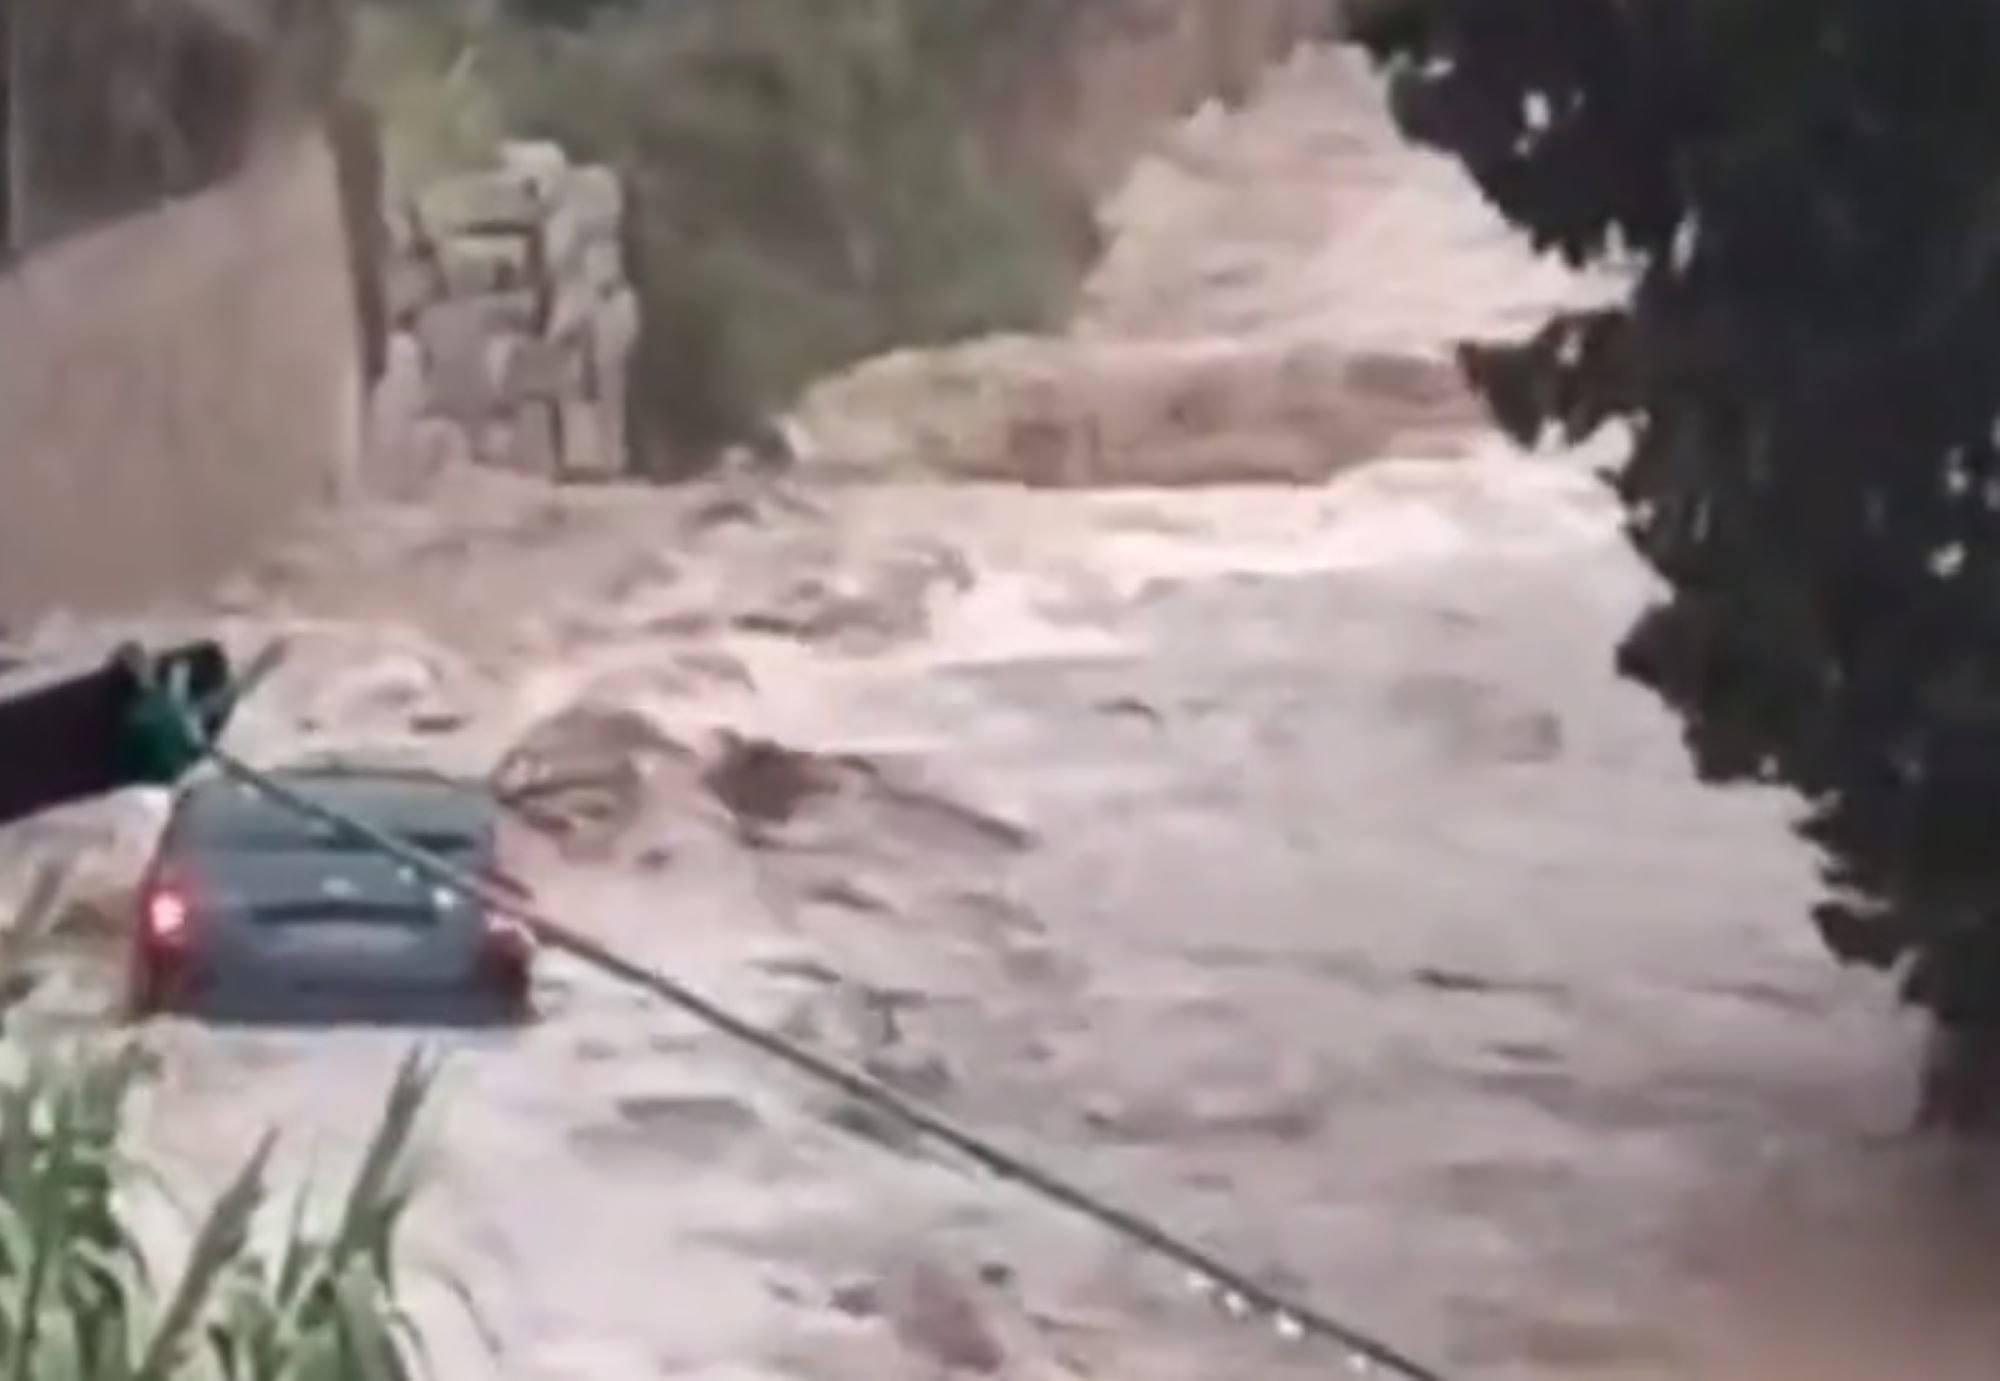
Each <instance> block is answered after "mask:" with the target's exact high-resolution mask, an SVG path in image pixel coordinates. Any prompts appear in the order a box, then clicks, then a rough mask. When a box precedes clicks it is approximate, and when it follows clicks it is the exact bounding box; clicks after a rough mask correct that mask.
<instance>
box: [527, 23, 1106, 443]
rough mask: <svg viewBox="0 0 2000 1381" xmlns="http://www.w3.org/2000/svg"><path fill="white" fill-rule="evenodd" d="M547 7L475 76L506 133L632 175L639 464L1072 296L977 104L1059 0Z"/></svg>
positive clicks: (1049, 221)
mask: <svg viewBox="0 0 2000 1381" xmlns="http://www.w3.org/2000/svg"><path fill="white" fill-rule="evenodd" d="M520 2H521V0H516V3H520ZM537 12H538V13H541V14H544V15H553V14H556V13H558V12H561V13H564V14H567V15H569V16H571V20H572V22H571V23H570V24H563V25H557V26H555V27H554V28H552V29H548V30H545V31H542V32H538V33H532V34H529V35H527V36H526V37H525V38H524V39H522V40H521V41H519V42H516V43H513V44H503V43H498V42H495V43H493V44H491V45H490V47H489V52H488V58H489V68H488V70H489V73H490V76H491V79H492V81H493V82H494V84H495V85H496V87H497V88H498V89H500V90H502V91H503V92H505V93H506V101H505V104H506V107H507V109H508V112H509V114H510V116H511V118H512V121H513V123H514V124H515V125H516V126H517V127H519V128H523V129H526V130H529V131H532V132H535V133H538V134H547V135H550V136H553V137H555V138H557V139H558V140H560V141H561V142H562V143H563V144H564V145H565V146H566V147H567V148H569V149H570V150H571V151H572V152H574V153H576V154H578V155H579V156H582V157H588V158H593V159H597V160H601V161H604V162H609V163H612V164H615V165H616V166H617V167H618V168H619V169H620V170H621V172H622V173H623V174H624V177H625V182H626V186H627V190H628V192H629V194H630V196H631V204H632V210H633V217H632V224H631V226H630V227H629V234H630V243H629V245H628V249H629V252H628V255H627V262H628V265H629V266H630V267H631V269H632V271H633V274H634V277H635V279H636V282H637V286H638V288H639V291H640V293H641V295H642V297H643V298H644V300H645V308H646V310H645V313H644V315H645V319H646V322H647V327H646V334H645V336H644V338H643V339H642V341H641V343H640V356H641V358H640V363H639V370H640V373H641V375H642V376H643V377H645V378H646V379H648V380H649V381H650V385H649V387H648V388H647V389H646V390H645V393H644V397H643V398H642V400H641V406H642V407H643V408H644V409H646V410H647V411H648V412H649V413H650V414H651V416H650V417H648V418H646V419H645V420H646V422H647V425H645V426H644V427H642V430H643V431H645V432H646V433H648V434H652V435H658V436H663V437H665V438H667V439H668V441H669V443H670V444H669V445H667V446H666V447H665V450H666V451H667V452H668V453H669V454H666V455H663V456H654V457H650V458H649V468H653V469H656V470H666V469H671V468H672V467H673V465H675V464H676V463H679V462H684V461H685V460H687V459H688V458H689V457H693V456H699V455H701V454H703V453H705V452H706V451H707V450H709V449H710V448H712V447H714V446H716V445H718V444H722V443H726V442H729V441H732V440H737V439H741V438H742V437H743V436H745V435H747V434H750V433H752V432H754V430H755V429H756V427H757V425H758V424H759V423H760V422H761V421H762V419H763V418H764V417H765V416H767V415H768V414H769V413H770V412H771V411H773V410H775V409H776V408H779V407H781V406H783V405H784V404H785V403H786V402H788V401H789V399H790V398H791V396H792V395H793V394H794V393H795V391H796V390H797V389H798V388H799V387H800V386H801V385H802V384H804V383H805V382H806V381H808V380H809V379H811V378H813V377H815V376H817V375H820V374H823V373H824V372H826V371H827V370H829V369H832V368H836V367H838V366H840V365H842V364H844V363H847V362H848V361H851V360H853V359H857V358H860V357H863V356H866V355H869V354H873V353H875V352H877V351H880V350H883V349H887V348H889V347H891V346H894V345H899V344H913V343H924V342H932V341H938V340H946V339H951V338H954V337H957V336H962V335H966V334H971V333H975V332H978V331H982V330H986V329H992V328H995V327H1003V326H1021V325H1027V324H1031V323H1033V322H1035V321H1037V320H1040V319H1041V318H1043V317H1044V316H1045V315H1046V314H1047V313H1048V312H1049V311H1050V310H1051V309H1052V308H1053V306H1054V305H1055V304H1056V303H1057V302H1058V301H1059V300H1060V299H1061V297H1062V295H1063V294H1064V292H1065V291H1066V290H1067V288H1068V287H1069V285H1070V284H1069V280H1070V277H1071V274H1072V272H1073V268H1074V266H1073V265H1072V264H1071V263H1070V262H1069V260H1068V257H1067V255H1066V254H1065V253H1064V247H1063V245H1062V244H1061V242H1060V238H1059V233H1058V227H1057V226H1056V225H1055V224H1054V222H1053V218H1051V217H1049V216H1047V215H1045V211H1046V208H1045V207H1044V206H1043V205H1042V204H1041V203H1040V201H1039V200H1038V199H1037V195H1036V191H1035V189H1034V188H1032V187H1029V186H1026V185H1023V182H1022V180H1020V179H1015V178H1010V177H1007V176H1004V175H1003V174H1002V173H1001V171H1000V170H999V169H998V168H997V167H996V166H995V160H993V159H992V158H991V157H989V156H988V150H987V149H986V148H985V147H984V146H983V144H982V142H981V139H980V130H979V128H978V123H979V122H978V118H977V117H978V113H979V112H978V110H977V106H976V103H977V101H978V100H979V99H980V98H981V97H982V95H984V94H987V93H989V92H990V91H991V89H992V88H993V87H994V86H995V85H996V84H1004V78H1005V73H1006V71H1007V70H1008V68H1009V65H1010V64H1011V63H1013V62H1015V61H1017V60H1018V52H1019V50H1020V49H1021V47H1022V46H1023V45H1025V44H1028V43H1030V42H1032V41H1033V40H1034V38H1035V37H1036V36H1037V35H1041V36H1043V37H1045V36H1046V32H1047V30H1048V27H1049V25H1050V24H1051V23H1052V22H1054V21H1055V20H1056V19H1059V18H1060V11H1059V7H1058V6H1057V4H1056V0H842V2H841V3H839V4H828V3H825V2H824V0H679V3H676V4H674V5H668V6H654V7H646V6H627V5H622V4H617V3H611V4H606V5H602V6H595V7H587V6H583V5H580V4H574V3H572V4H568V5H553V6H552V5H551V3H550V0H542V3H540V4H539V5H538V6H537ZM516 37H517V38H521V36H520V35H519V34H518V32H517V34H516Z"/></svg>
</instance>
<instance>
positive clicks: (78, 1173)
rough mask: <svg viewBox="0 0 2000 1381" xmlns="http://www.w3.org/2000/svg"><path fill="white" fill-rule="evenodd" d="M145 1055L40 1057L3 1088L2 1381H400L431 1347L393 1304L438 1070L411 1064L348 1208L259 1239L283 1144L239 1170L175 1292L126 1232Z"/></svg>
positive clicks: (201, 1232) (199, 1235)
mask: <svg viewBox="0 0 2000 1381" xmlns="http://www.w3.org/2000/svg"><path fill="white" fill-rule="evenodd" d="M140 1071H141V1058H140V1056H139V1055H138V1054H137V1052H136V1049H135V1048H133V1047H126V1048H123V1049H120V1050H117V1051H114V1052H111V1053H108V1054H107V1053H104V1052H102V1051H91V1050H87V1049H82V1050H72V1051H70V1052H68V1053H66V1054H64V1055H61V1056H57V1057H47V1056H43V1057H36V1058H30V1059H27V1060H26V1061H25V1062H24V1063H23V1064H22V1065H21V1067H19V1068H18V1069H16V1070H14V1071H13V1072H12V1074H11V1075H10V1076H8V1077H6V1078H4V1079H0V1378H5V1381H194V1379H195V1378H203V1381H206V1379H207V1378H239V1377H240V1378H245V1379H246V1381H248V1379H250V1378H254V1379H255V1381H404V1378H407V1377H410V1376H412V1375H414V1371H413V1368H412V1359H413V1357H414V1356H415V1354H416V1352H417V1350H418V1347H419V1344H418V1340H417V1338H416V1335H415V1333H414V1330H413V1329H412V1327H411V1325H410V1323H409V1321H408V1319H407V1318H406V1317H405V1316H404V1315H403V1314H402V1312H401V1311H400V1309H399V1307H398V1305H397V1299H396V1277H395V1258H396V1255H397V1246H396V1231H397V1226H398V1224H399V1222H400V1220H401V1219H402V1216H403V1213H404V1211H405V1209H406V1207H407V1206H408V1203H409V1198H410V1192H411V1177H410V1175H409V1151H410V1146H411V1140H412V1136H413V1133H414V1130H415V1127H416V1123H417V1118H418V1114H419V1112H420V1111H421V1109H422V1106H423V1104H424V1102H425V1100H426V1096H427V1092H428V1089H429V1085H430V1081H431V1071H430V1070H429V1069H428V1068H427V1067H426V1066H425V1065H424V1064H423V1063H421V1062H420V1061H419V1060H417V1059H416V1058H415V1057H412V1058H411V1060H410V1061H409V1062H407V1063H406V1064H405V1065H404V1067H403V1069H402V1070H401V1072H400V1073H399V1075H398V1076H397V1079H396V1081H395V1084H394V1086H393V1088H392V1089H391V1092H390V1095H389V1099H388V1104H387V1107H386V1109H385V1111H384V1113H383V1116H382V1120H381V1123H380V1124H379V1126H378V1127H377V1129H376V1132H375V1135H374V1138H373V1140H372V1142H371V1143H370V1145H369V1148H368V1150H367V1153H366V1154H365V1156H364V1157H363V1160H362V1164H361V1168H360V1171H359V1173H358V1174H357V1175H356V1177H355V1180H354V1183H353V1186H352V1188H351V1189H350V1191H349V1193H348V1195H347V1199H346V1202H345V1204H344V1205H343V1207H342V1210H341V1212H340V1213H339V1215H338V1216H337V1218H336V1219H335V1221H334V1223H333V1225H332V1226H331V1228H330V1230H328V1231H326V1232H324V1233H318V1232H313V1231H310V1230H308V1229H307V1227H306V1226H305V1224H304V1220H303V1217H302V1215H300V1214H297V1213H295V1214H294V1215H293V1218H292V1220H291V1227H290V1230H289V1232H288V1233H286V1234H285V1235H284V1236H283V1238H282V1239H280V1240H279V1241H278V1242H277V1243H276V1244H275V1246H274V1247H272V1248H264V1247H260V1246H258V1245H257V1244H255V1243H254V1242H253V1233H252V1230H253V1228H254V1226H255V1224H256V1221H257V1218H258V1216H259V1212H260V1210H261V1209H262V1208H263V1207H264V1206H265V1203H266V1200H267V1197H268V1191H267V1187H266V1172H267V1168H268V1164H269V1160H270V1155H271V1150H272V1143H271V1141H270V1140H268V1139H267V1140H266V1141H265V1142H264V1144H263V1145H261V1146H260V1147H258V1148H257V1150H256V1152H255V1153H254V1154H253V1155H252V1156H251V1157H250V1158H249V1159H248V1160H247V1161H246V1162H245V1164H244V1165H243V1167H242V1168H241V1169H240V1170H239V1171H238V1172H237V1174H236V1176H235V1177H234V1179H233V1180H232V1181H231V1182H230V1184H229V1185H228V1187H227V1188H226V1189H225V1190H224V1191H223V1193H222V1194H221V1195H220V1197H218V1198H217V1199H216V1201H215V1203H214V1205H213V1206H212V1208H211V1209H210V1210H209V1213H208V1215H207V1217H206V1218H205V1219H204V1220H203V1221H202V1223H201V1224H200V1227H199V1229H198V1230H197V1231H196V1233H195V1236H194V1240H193V1244H192V1246H191V1248H190V1250H189V1253H188V1257H187V1260H186V1262H185V1264H184V1265H183V1267H182V1269H181V1271H180V1273H179V1276H178V1278H176V1279H175V1280H174V1281H172V1282H171V1283H170V1284H161V1283H158V1282H156V1281H155V1280H154V1279H153V1277H152V1275H151V1273H150V1272H149V1270H148V1269H147V1263H146V1261H145V1259H144V1256H143V1254H142V1252H141V1249H140V1247H139V1244H138V1243H137V1242H136V1240H135V1239H134V1237H133V1234H132V1232H131V1230H130V1228H129V1226H128V1224H127V1221H126V1214H127V1212H128V1210H129V1203H130V1201H129V1199H128V1198H127V1197H126V1195H125V1192H124V1191H125V1189H126V1187H127V1186H128V1184H129V1183H130V1181H131V1178H132V1172H133V1167H132V1166H131V1165H130V1164H128V1162H127V1158H126V1147H125V1136H124V1132H125V1126H126V1111H127V1107H128V1103H129V1099H130V1096H131V1094H132V1092H133V1089H134V1087H135V1085H136V1082H137V1080H138V1078H139V1075H140Z"/></svg>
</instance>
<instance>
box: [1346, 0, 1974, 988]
mask: <svg viewBox="0 0 2000 1381" xmlns="http://www.w3.org/2000/svg"><path fill="white" fill-rule="evenodd" d="M1354 37H1355V38H1356V39H1358V40H1359V41H1360V42H1361V43H1362V44H1363V45H1364V46H1365V47H1367V48H1368V50H1369V51H1370V52H1371V54H1372V55H1373V57H1374V58H1375V59H1376V60H1377V61H1378V63H1380V64H1381V66H1382V67H1383V68H1384V70H1385V71H1386V73H1387V75H1388V77H1389V79H1390V90H1391V99H1392V104H1393V108H1394V110H1395V114H1396V117H1397V119H1398V122H1399V123H1400V125H1401V127H1402V128H1403V130H1404V132H1405V133H1406V134H1407V135H1409V136H1411V137H1412V138H1414V139H1416V140H1419V141H1421V142H1423V143H1426V144H1429V145H1432V146H1434V147H1436V148H1439V149H1442V150H1444V151H1447V152H1449V153H1450V154H1452V155H1454V156H1456V157H1457V158H1458V159H1459V160H1460V161H1461V162H1462V163H1463V164H1464V166H1465V168H1466V169H1467V171H1468V172H1469V173H1470V174H1471V175H1472V177H1473V178H1474V179H1475V180H1476V181H1477V183H1478V185H1479V186H1480V188H1481V189H1482V190H1483V192H1484V193H1485V195H1486V196H1487V198H1488V199H1489V200H1490V201H1491V202H1492V203H1493V205H1495V206H1496V207H1497V208H1498V209H1499V210H1500V211H1501V212H1502V213H1503V214H1504V215H1505V217H1506V218H1507V219H1508V220H1509V221H1511V222H1512V223H1513V224H1514V225H1515V226H1517V227H1519V228H1521V229H1523V230H1525V231H1526V232H1527V233H1528V234H1529V235H1530V236H1532V238H1533V241H1534V243H1535V244H1536V245H1537V246H1538V247H1539V248H1541V249H1543V250H1544V251H1548V252H1553V253H1557V254H1560V255H1562V256H1564V257H1565V258H1566V259H1568V260H1569V261H1571V262H1572V263H1576V264H1586V263H1595V264H1609V265H1614V266H1618V267H1622V268H1624V269H1626V270H1628V271H1629V273H1630V279H1629V290H1628V291H1627V292H1626V293H1625V294H1624V295H1623V297H1622V299H1621V300H1620V301H1618V302H1617V303H1616V304H1615V305H1613V306H1611V307H1610V308H1608V309H1603V310H1594V311H1582V312H1571V313H1566V314H1562V315H1558V316H1555V317H1553V318H1552V319H1551V320H1549V321H1548V322H1547V323H1546V324H1545V325H1544V327H1543V328H1542V329H1541V330H1540V331H1539V332H1538V333H1537V334H1535V335H1534V336H1533V337H1532V338H1530V339H1527V340H1519V341H1509V342H1480V343H1475V344H1470V345H1468V346H1467V347H1466V348H1465V350H1464V352H1463V357H1462V358H1463V362H1464V364H1465V365H1466V368H1467V372H1468V374H1469V375H1470V376H1471V377H1472V378H1473V380H1474V382H1475V383H1476V384H1477V385H1478V386H1479V387H1480V389H1481V390H1482V392H1484V394H1485V395H1486V397H1487V398H1488V400H1489V402H1490V404H1491V406H1492V408H1493V410H1494V412H1495V414H1496V416H1497V417H1498V418H1499V419H1500V420H1501V421H1502V423H1503V425H1505V426H1506V427H1507V428H1508V429H1509V430H1510V431H1511V432H1512V433H1514V434H1515V435H1516V437H1517V438H1519V439H1521V440H1523V441H1528V440H1532V439H1535V438H1538V437H1540V436H1542V435H1544V434H1545V433H1548V432H1550V431H1554V432H1558V433H1564V434H1567V435H1569V436H1571V437H1580V436H1582V435H1585V434H1588V433H1590V432H1591V431H1593V430H1595V429H1596V428H1598V427H1599V426H1601V425H1603V424H1604V423H1606V422H1607V421H1610V420H1613V419H1620V420H1623V421H1626V422H1629V423H1630V424H1631V426H1632V429H1633V433H1634V437H1635V442H1634V450H1633V453H1632V455H1631V458H1630V460H1629V462H1628V463H1627V464H1626V465H1625V466H1624V467H1623V469H1622V470H1621V471H1620V472H1619V473H1618V474H1617V475H1616V476H1615V477H1613V479H1612V482H1613V484H1614V486H1615V488H1616V491H1617V493H1618V496H1619V498H1620V500H1621V501H1622V503H1623V506H1624V509H1625V513H1626V516H1627V531H1628V535H1629V537H1630V540H1631V543H1632V545H1633V546H1634V547H1635V548H1636V550H1637V551H1638V552H1639V554H1640V555H1641V556H1642V557H1643V558H1644V559H1645V560H1646V562H1647V563H1649V564H1650V565H1651V566H1652V568H1653V569H1654V570H1655V571H1657V572H1658V573H1659V574H1660V576H1661V577H1662V578H1663V579H1664V581H1665V584H1666V588H1667V594H1666V596H1665V598H1664V599H1662V600H1661V601H1660V602H1659V603H1658V604H1657V605H1656V606H1655V607H1653V608H1651V609H1650V610H1649V611H1647V612H1646V613H1645V614H1644V615H1643V616H1642V617H1641V618H1640V619H1639V621H1638V622H1637V623H1636V625H1635V626H1634V627H1633V628H1632V630H1631V631H1630V633H1629V634H1628V636H1627V637H1626V639H1625V641H1624V642H1623V644H1622V645H1621V647H1620V649H1619V653H1618V664H1619V667H1620V670H1621V671H1622V672H1623V674H1625V675H1626V676H1628V677H1630V678H1632V679H1633V680H1635V681H1638V682H1640V683H1642V684H1643V685H1645V686H1647V687H1649V688H1650V689H1652V690H1653V691H1654V692H1655V693H1657V694H1658V695H1659V696H1660V697H1661V698H1662V699H1663V700H1664V701H1665V702H1666V703H1667V704H1668V705H1669V706H1670V707H1671V708H1672V709H1673V710H1674V711H1675V712H1676V713H1677V714H1678V715H1679V717H1680V719H1681V720H1682V723H1683V726H1684V730H1685V739H1686V743H1687V746H1688V749H1689V752H1690V755H1691V757H1692V759H1693V761H1694V763H1695V765H1696V767H1697V769H1698V771H1699V773H1700V775H1701V776H1702V778H1703V779H1704V780H1706V781H1709V782H1745V781H1753V782H1768V783H1778V784H1783V785H1786V786H1789V787H1791V788H1793V789H1794V790H1796V791H1797V792H1798V793H1799V794H1800V796H1801V797H1802V798H1803V800H1804V802H1805V807H1806V808H1805V811H1804V815H1803V818H1802V821H1801V824H1800V830H1801V832H1802V834H1803V835H1804V836H1805V837H1806V838H1807V839H1809V840H1811V841H1812V842H1813V843H1814V844H1816V845H1817V846H1819V848H1820V850H1821V852H1822V856H1823V858H1824V860H1825V862H1824V877H1825V880H1826V883H1827V890H1828V896H1827V899H1826V900H1825V902H1824V904H1822V905H1821V906H1820V907H1819V908H1818V910H1817V913H1816V914H1817V920H1818V923H1819V926H1820V929H1821V932H1822V934H1823V935H1824V937H1825V939H1826V941H1827V942H1828V944H1829V945H1830V946H1831V947H1832V949H1833V950H1834V951H1835V952H1836V953H1837V954H1838V955H1839V956H1840V957H1841V958H1843V959H1845V960H1848V961H1855V962H1862V963H1866V964H1871V965H1876V966H1880V967H1883V968H1888V969H1894V970H1896V971H1897V972H1899V973H1900V974H1901V975H1902V978H1903V984H1904V991H1905V993H1906V995H1907V996H1908V997H1909V998H1911V999H1912V1000H1914V1001H1916V1002H1918V1003H1920V1004H1922V1005H1924V1006H1926V1007H1928V1008H1929V1009H1931V1010H1932V1011H1933V1012H1934V1013H1936V1014H1937V1015H1938V1016H1939V1017H1940V1018H1941V1019H1942V1020H1943V1021H1944V1023H1945V1024H1946V1025H1947V1026H1950V1027H1957V1028H1966V1027H1980V1028H1985V1027H1991V1026H1994V1025H1996V1024H2000V848H1997V847H1995V843H1996V839H1995V836H1996V830H2000V521H1996V514H2000V424H1997V423H1996V419H1997V418H2000V80H1996V78H2000V4H1994V3H1991V2H1990V0H1894V3H1884V2H1883V0H1802V2H1801V3H1794V4H1744V3H1741V0H1382V3H1376V4H1373V5H1370V6H1368V7H1367V8H1366V9H1364V10H1363V11H1362V13H1361V14H1360V15H1359V16H1358V17H1357V18H1356V20H1355V25H1354Z"/></svg>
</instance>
